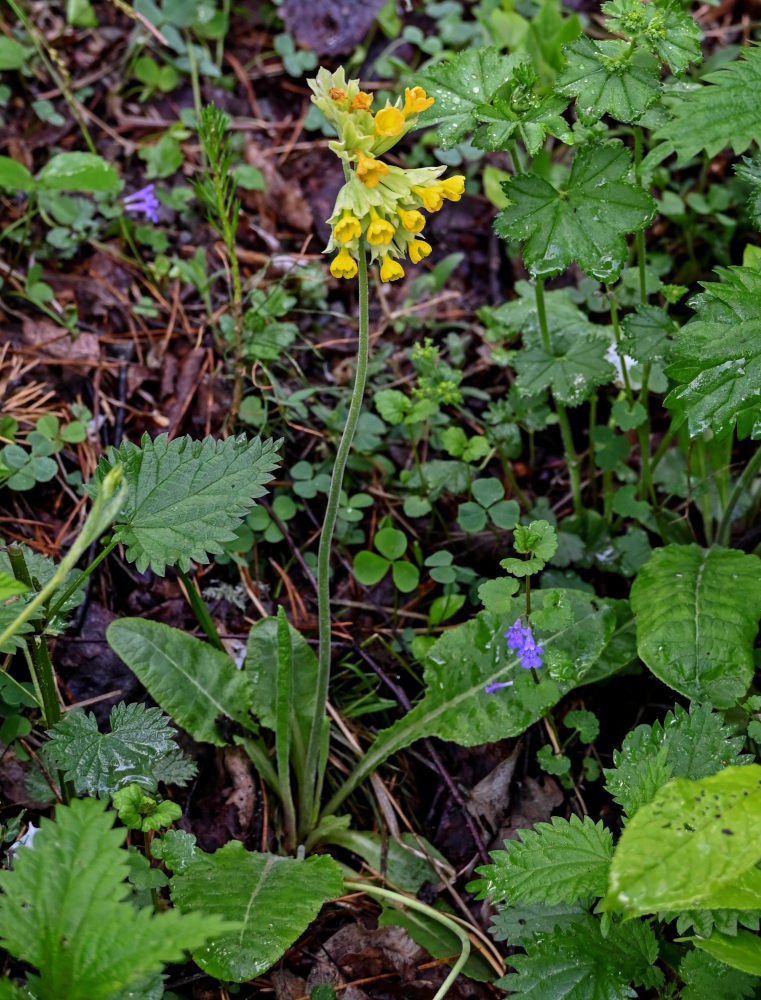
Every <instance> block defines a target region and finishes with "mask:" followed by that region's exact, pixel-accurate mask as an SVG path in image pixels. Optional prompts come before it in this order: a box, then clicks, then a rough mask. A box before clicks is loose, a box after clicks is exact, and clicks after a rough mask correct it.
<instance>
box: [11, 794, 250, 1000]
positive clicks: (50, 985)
mask: <svg viewBox="0 0 761 1000" xmlns="http://www.w3.org/2000/svg"><path fill="white" fill-rule="evenodd" d="M105 808H106V803H105V802H103V801H98V800H97V799H82V800H78V801H74V802H72V804H71V805H70V806H58V807H57V809H56V820H55V822H53V821H52V820H49V819H43V820H42V821H41V823H40V831H39V833H38V834H37V836H36V837H35V839H34V846H33V847H23V848H22V849H21V850H19V852H18V853H17V855H16V859H15V863H14V867H13V870H12V871H4V872H0V888H2V890H3V892H2V895H0V942H2V945H3V947H4V948H6V949H7V950H8V951H9V952H10V954H11V955H13V956H14V957H15V958H18V959H20V960H21V961H24V962H29V963H30V964H31V965H33V966H35V967H36V968H37V970H38V972H39V979H37V980H35V988H34V990H33V993H34V995H35V996H36V997H37V998H38V1000H59V998H60V997H66V1000H105V998H107V997H111V996H112V995H113V994H116V992H117V991H119V990H121V989H123V988H125V987H128V986H131V985H133V984H135V983H136V982H138V981H139V980H140V979H141V977H142V976H144V975H145V974H146V973H149V972H152V971H158V970H159V969H160V968H161V967H162V965H163V963H165V962H179V961H182V958H183V953H184V951H185V950H186V949H198V948H200V947H201V946H202V945H203V943H204V942H205V941H207V940H208V939H209V938H210V937H213V936H215V935H218V934H220V933H222V932H223V931H226V930H228V929H229V928H230V926H231V925H230V923H229V922H227V921H223V920H221V919H220V918H219V917H217V916H214V915H210V914H209V913H208V912H204V908H203V906H200V905H199V906H198V907H197V909H196V910H195V911H194V912H193V913H190V914H180V913H178V912H177V911H176V910H174V911H168V912H163V913H159V914H155V915H154V912H153V907H147V908H145V909H142V910H137V909H136V908H135V906H134V903H133V902H131V901H130V900H129V898H128V897H129V895H130V887H129V885H128V884H127V882H126V881H125V878H126V877H127V875H128V873H129V860H128V856H127V852H126V851H125V850H123V848H122V847H121V845H122V843H123V842H124V837H125V834H126V830H124V829H119V830H114V829H112V826H113V823H114V820H115V818H116V813H114V812H109V813H106V812H105Z"/></svg>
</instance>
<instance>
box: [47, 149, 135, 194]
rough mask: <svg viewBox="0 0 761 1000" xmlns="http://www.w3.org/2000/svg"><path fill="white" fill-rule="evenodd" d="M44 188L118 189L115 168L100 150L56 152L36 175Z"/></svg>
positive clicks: (119, 182) (61, 189)
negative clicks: (101, 154)
mask: <svg viewBox="0 0 761 1000" xmlns="http://www.w3.org/2000/svg"><path fill="white" fill-rule="evenodd" d="M36 186H37V187H38V188H40V189H41V190H43V191H118V189H119V187H120V186H121V181H120V179H119V175H118V174H117V172H116V170H115V169H114V167H113V166H112V165H111V164H110V163H109V162H108V160H104V159H103V157H102V156H98V155H97V153H56V154H55V155H54V156H51V157H50V159H49V160H48V162H47V163H46V164H45V166H44V167H43V168H42V170H40V172H39V173H38V174H37V185H36Z"/></svg>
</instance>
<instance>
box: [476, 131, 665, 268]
mask: <svg viewBox="0 0 761 1000" xmlns="http://www.w3.org/2000/svg"><path fill="white" fill-rule="evenodd" d="M630 169H631V153H630V152H629V150H628V149H627V148H626V147H625V146H623V145H622V144H620V143H618V142H610V143H606V144H605V145H600V144H597V143H590V144H589V145H587V146H584V147H582V148H581V149H579V150H577V152H576V155H575V157H574V161H573V166H572V167H571V174H570V177H569V179H568V183H567V184H566V185H564V187H563V189H562V190H561V189H558V188H556V187H554V186H553V185H552V184H550V183H549V182H548V181H546V180H544V178H542V177H539V176H538V175H536V174H519V175H518V176H517V177H514V178H513V179H512V180H511V181H510V182H509V184H506V185H505V191H506V193H507V195H508V197H509V198H510V201H511V204H510V205H508V207H507V208H505V209H503V210H502V211H501V212H500V213H499V214H498V215H497V218H496V221H495V229H496V232H497V235H498V236H501V237H502V239H504V240H526V244H525V246H524V248H523V259H524V262H525V264H526V267H527V268H528V269H529V271H530V272H531V273H532V275H534V277H537V278H548V277H550V276H552V275H553V274H557V273H558V272H560V271H562V270H564V269H565V268H566V267H567V266H568V265H569V264H570V263H571V261H572V260H577V261H578V263H579V266H580V267H581V268H582V270H584V271H586V272H587V274H591V275H592V276H593V277H595V278H598V279H599V280H600V281H606V282H610V281H612V280H613V279H614V278H616V277H617V276H618V274H619V273H620V271H621V268H622V267H623V264H624V260H625V259H626V241H625V239H624V237H625V235H626V234H627V233H633V232H637V231H638V230H640V229H643V228H644V227H645V226H646V225H647V224H648V222H650V220H651V219H652V217H653V215H654V214H655V210H656V203H655V201H654V200H653V199H652V198H651V197H650V195H649V194H648V193H647V191H645V190H644V189H643V188H641V187H637V186H636V185H634V184H629V183H628V182H627V181H625V180H624V179H623V178H624V177H625V176H626V174H627V173H628V172H629V170H630Z"/></svg>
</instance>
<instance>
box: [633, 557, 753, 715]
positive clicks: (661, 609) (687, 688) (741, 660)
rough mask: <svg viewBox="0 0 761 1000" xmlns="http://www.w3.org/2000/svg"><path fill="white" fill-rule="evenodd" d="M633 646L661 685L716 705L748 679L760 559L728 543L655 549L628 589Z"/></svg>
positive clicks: (738, 693) (739, 691)
mask: <svg viewBox="0 0 761 1000" xmlns="http://www.w3.org/2000/svg"><path fill="white" fill-rule="evenodd" d="M630 600H631V606H632V610H633V611H634V614H635V616H636V620H637V650H638V652H639V655H640V657H641V658H642V659H643V660H644V662H645V663H646V664H647V666H648V667H649V668H650V670H652V672H653V673H654V674H655V675H656V677H659V678H660V679H661V680H662V681H663V682H664V683H665V684H668V685H669V686H670V687H672V688H674V689H675V690H677V691H679V692H680V693H681V694H685V695H687V696H688V697H689V698H695V699H697V700H700V701H710V702H712V703H713V704H714V705H717V706H718V707H719V708H726V707H728V706H730V705H733V704H734V703H735V701H736V700H737V699H738V698H740V697H742V696H743V695H744V694H745V693H746V691H747V690H748V686H749V685H750V682H751V680H752V679H753V672H754V663H753V642H754V640H755V638H756V634H757V632H758V621H759V617H761V560H759V558H758V556H754V555H746V554H745V553H744V552H739V551H738V550H736V549H725V548H721V547H715V548H712V549H702V548H700V546H698V545H667V546H665V547H663V548H661V549H656V550H655V552H653V554H652V556H651V557H650V559H649V560H648V562H646V563H645V565H644V566H643V567H642V569H641V570H640V571H639V573H638V574H637V577H636V579H635V581H634V583H633V585H632V589H631V596H630Z"/></svg>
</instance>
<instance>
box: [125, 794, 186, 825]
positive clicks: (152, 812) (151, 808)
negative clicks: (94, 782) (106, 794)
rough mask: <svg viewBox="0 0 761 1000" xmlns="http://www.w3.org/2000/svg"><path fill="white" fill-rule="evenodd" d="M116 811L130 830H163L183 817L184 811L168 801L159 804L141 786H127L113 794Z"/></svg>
mask: <svg viewBox="0 0 761 1000" xmlns="http://www.w3.org/2000/svg"><path fill="white" fill-rule="evenodd" d="M113 803H114V809H116V811H117V812H118V814H119V819H120V820H121V821H122V823H124V825H125V826H126V827H127V828H128V829H130V830H142V831H143V833H146V832H147V831H148V830H161V829H162V827H165V826H171V825H172V823H174V821H175V820H177V819H179V818H180V816H182V809H181V808H180V806H178V805H177V803H176V802H171V801H169V800H168V799H167V800H165V801H163V802H159V801H158V800H157V799H154V798H153V797H152V796H150V795H146V794H145V792H144V791H143V789H142V788H141V787H140V786H139V785H126V786H125V787H124V788H120V789H119V791H118V792H114V794H113Z"/></svg>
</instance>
